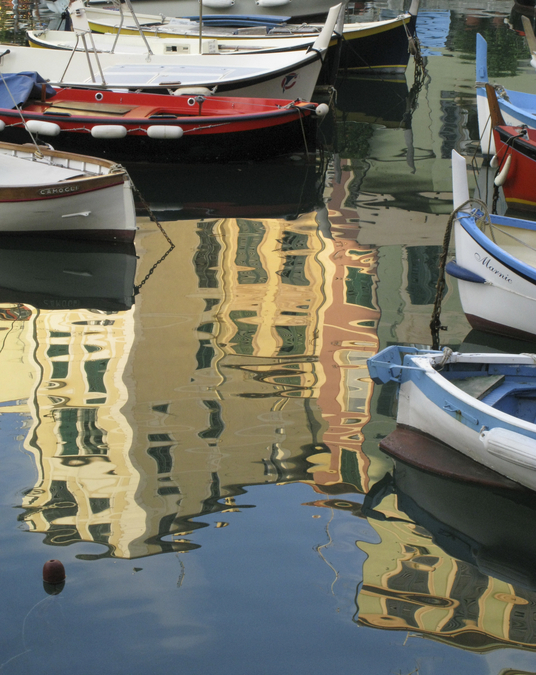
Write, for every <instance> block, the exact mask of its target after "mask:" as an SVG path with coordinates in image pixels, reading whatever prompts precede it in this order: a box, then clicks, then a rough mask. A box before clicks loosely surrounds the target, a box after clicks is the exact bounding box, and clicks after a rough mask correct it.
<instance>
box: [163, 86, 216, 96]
mask: <svg viewBox="0 0 536 675" xmlns="http://www.w3.org/2000/svg"><path fill="white" fill-rule="evenodd" d="M211 94H212V89H209V88H208V87H179V88H178V89H175V90H174V91H173V96H210V95H211Z"/></svg>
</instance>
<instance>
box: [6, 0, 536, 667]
mask: <svg viewBox="0 0 536 675" xmlns="http://www.w3.org/2000/svg"><path fill="white" fill-rule="evenodd" d="M357 4H358V3H356V5H357ZM512 4H513V3H512V2H491V1H490V2H484V1H482V0H456V2H451V3H447V2H436V1H434V0H422V1H421V11H420V15H419V21H418V34H419V37H420V39H421V42H422V53H423V55H424V57H425V58H424V65H425V69H424V72H422V73H419V72H417V73H416V75H417V77H416V78H415V77H414V70H415V69H414V65H413V63H411V64H410V67H409V68H408V71H407V77H406V79H405V80H396V79H390V78H385V79H384V80H377V81H370V80H369V81H363V80H361V81H360V80H358V79H353V80H344V79H342V80H341V81H340V83H339V87H338V92H339V94H338V99H337V109H338V112H337V118H338V122H337V125H336V129H335V130H334V134H332V136H331V138H332V140H331V143H332V146H333V148H334V149H335V154H331V153H326V157H325V162H324V164H323V165H320V164H321V163H320V162H319V166H317V167H315V166H312V165H311V164H309V165H307V164H304V163H303V162H302V161H300V160H298V159H296V160H290V161H286V162H273V163H270V164H268V165H244V166H238V167H225V168H223V169H222V168H221V167H177V168H175V169H173V170H170V168H169V167H162V166H158V165H156V166H149V167H147V166H138V167H135V166H132V167H129V169H130V170H131V175H132V177H133V179H134V182H135V184H136V186H137V187H138V189H139V192H140V195H138V202H139V216H138V226H139V233H138V235H137V238H136V242H135V247H114V246H111V247H108V246H102V247H91V246H88V245H85V244H82V245H70V246H65V247H58V246H56V245H51V244H45V243H43V242H37V243H30V244H29V243H27V242H26V243H25V242H14V243H12V245H11V247H10V248H6V245H4V244H3V245H2V248H1V250H0V256H1V257H2V262H1V265H0V288H1V289H2V290H1V291H0V301H2V304H0V345H1V351H0V363H1V367H2V372H3V377H2V380H1V385H0V406H1V407H0V411H1V415H0V448H1V450H0V452H1V457H2V471H1V472H0V482H1V490H0V495H1V497H0V499H1V509H0V528H1V533H0V537H1V539H0V541H1V546H0V570H1V571H2V573H3V575H4V583H3V584H2V591H1V603H2V607H3V611H2V613H1V614H0V622H1V623H0V670H1V671H2V672H6V673H17V674H18V673H37V672H39V673H43V674H45V673H46V674H48V673H55V674H56V675H57V674H60V675H62V674H66V673H77V674H78V675H86V674H88V675H89V674H93V673H96V672H100V673H105V674H106V675H108V674H115V673H121V674H123V673H129V674H142V673H143V674H145V673H171V672H181V673H188V674H189V675H194V674H198V673H199V674H201V673H203V674H205V673H207V672H214V673H218V674H220V675H230V674H231V673H237V672H239V673H259V674H263V675H264V674H266V675H279V674H284V675H286V674H288V673H299V674H301V673H303V674H306V673H307V675H313V674H317V673H318V674H320V673H322V674H326V673H353V672H358V673H361V672H363V673H365V672H367V673H374V674H380V673H382V674H383V673H398V674H400V675H406V674H407V675H409V674H410V673H419V674H421V675H424V674H425V673H441V674H445V675H446V674H447V673H449V674H450V673H452V672H460V673H471V674H472V675H484V674H486V675H487V674H488V673H490V674H493V675H499V674H501V675H506V674H507V673H511V674H513V673H534V672H536V666H535V663H536V662H535V655H534V651H535V649H536V632H535V626H536V615H535V612H536V582H535V578H536V576H535V574H534V571H533V569H532V567H533V562H534V557H533V556H532V557H531V553H532V552H533V550H534V548H535V547H534V545H533V544H532V539H533V538H534V532H535V527H534V525H535V524H536V508H535V507H534V505H533V504H531V503H528V504H516V503H515V502H513V501H511V500H509V499H503V498H499V497H494V496H493V495H489V494H488V493H486V492H485V491H480V492H479V491H478V490H476V489H474V490H473V491H472V492H471V491H468V490H467V489H463V488H459V487H457V488H456V489H454V488H453V487H452V486H449V485H446V486H445V485H444V484H443V483H442V481H441V480H440V479H434V478H426V477H425V476H423V475H419V474H418V473H415V472H413V473H412V471H411V470H409V469H407V470H406V469H404V468H403V467H400V466H395V465H394V463H393V461H392V460H391V459H389V458H388V457H387V456H386V455H384V454H383V453H382V452H381V451H380V450H379V449H378V440H379V439H380V438H382V437H383V436H385V435H386V434H387V433H389V432H390V431H391V430H392V429H393V428H394V426H395V414H396V402H395V399H394V392H393V391H392V390H391V389H389V387H387V386H386V387H384V388H383V389H382V388H379V387H376V388H374V387H373V385H372V384H371V383H370V382H369V380H368V377H367V370H366V359H367V357H368V356H370V355H372V354H374V353H376V352H377V351H378V349H381V348H383V347H384V346H386V345H387V344H391V343H408V344H424V345H429V344H430V343H431V336H430V330H429V322H430V318H431V312H432V305H433V302H434V297H435V283H436V281H437V260H438V256H439V254H440V251H441V245H442V240H443V233H444V230H445V226H446V223H447V219H448V215H449V214H450V211H451V207H452V204H451V178H450V153H451V150H452V149H453V148H455V149H457V150H458V151H459V152H461V153H463V154H465V155H466V156H467V157H468V163H471V159H472V158H473V157H474V159H475V166H478V165H479V163H480V158H479V155H478V143H477V141H476V139H477V135H478V134H477V127H476V103H475V95H474V88H473V83H474V51H475V36H476V32H477V31H480V32H481V33H482V34H484V35H485V37H486V38H487V40H488V44H489V64H490V75H491V78H492V79H495V78H500V81H501V83H503V84H504V85H505V86H508V87H510V88H512V89H520V90H526V91H533V90H534V82H535V77H536V74H535V73H534V72H533V71H532V70H531V68H530V66H529V55H528V50H527V48H526V47H525V45H524V41H523V37H521V36H520V35H518V34H517V33H516V32H515V30H514V29H515V27H516V25H519V22H518V23H517V24H516V21H518V17H516V16H514V15H513V14H512V13H511V11H512ZM361 5H363V7H362V12H361V14H360V15H359V16H358V17H357V18H358V19H359V18H361V19H362V18H363V17H366V16H369V15H370V16H372V17H377V18H378V17H379V16H380V15H383V16H387V15H396V14H397V13H398V12H399V11H400V10H401V9H402V7H403V6H402V3H401V2H400V3H399V2H377V3H361ZM15 10H16V11H13V7H12V6H11V5H10V4H9V3H5V2H2V18H3V24H2V25H3V33H2V36H3V39H4V41H12V40H15V41H20V39H21V36H22V37H23V36H24V33H23V28H24V25H25V24H28V23H30V22H31V18H30V17H31V15H30V14H29V13H28V6H27V5H26V6H24V7H23V6H22V4H21V5H20V7H18V8H15ZM356 12H358V8H357V7H356ZM505 20H508V21H509V22H510V24H511V25H512V26H513V28H514V29H512V28H511V27H510V25H509V24H508V23H506V22H505ZM332 131H333V130H332ZM473 183H474V180H473ZM145 204H149V205H150V207H151V211H152V213H153V214H154V216H153V218H151V217H150V216H149V214H148V211H147V210H146V209H145V207H144V205H145ZM164 233H166V234H167V237H166V236H165V234H164ZM170 242H171V243H170ZM103 262H104V264H103ZM73 278H74V279H75V281H74V283H73V281H72V279H73ZM441 318H442V322H443V324H444V325H445V326H447V327H448V330H446V331H444V332H442V335H441V338H442V342H443V344H445V345H450V346H452V347H460V346H461V348H462V349H470V348H471V346H474V345H475V344H476V345H478V346H479V348H480V347H483V348H485V349H501V348H502V349H513V350H516V351H528V350H531V348H532V351H534V346H533V345H520V344H515V343H510V344H507V343H506V342H504V341H503V342H500V343H499V342H496V341H495V342H494V341H493V340H492V339H490V338H489V337H485V336H483V335H481V334H477V333H474V332H471V331H470V328H469V326H468V324H467V323H466V321H465V319H464V317H463V314H462V313H461V309H460V303H459V299H458V294H457V289H456V287H455V286H453V285H450V286H449V288H448V291H447V294H446V296H445V298H444V300H443V312H442V317H441ZM468 511H470V514H471V517H470V518H467V512H468ZM473 516H474V517H473ZM497 529H500V531H501V532H503V531H504V532H506V533H508V543H507V545H501V544H500V542H499V544H498V545H497V543H496V542H495V543H494V542H493V532H495V531H496V530H497ZM490 532H491V533H492V534H491V535H490ZM52 558H57V559H59V560H61V561H62V562H63V564H64V565H65V568H66V571H67V581H66V584H65V587H64V589H63V591H62V592H61V593H60V594H58V595H50V594H47V592H46V590H45V589H44V588H43V582H42V567H43V564H44V562H45V561H46V560H48V559H52Z"/></svg>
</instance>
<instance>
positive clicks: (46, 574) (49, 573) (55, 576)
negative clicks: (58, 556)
mask: <svg viewBox="0 0 536 675" xmlns="http://www.w3.org/2000/svg"><path fill="white" fill-rule="evenodd" d="M43 581H45V582H46V583H47V584H61V582H62V581H65V567H64V566H63V563H62V562H60V561H59V560H47V562H46V563H45V564H44V565H43Z"/></svg>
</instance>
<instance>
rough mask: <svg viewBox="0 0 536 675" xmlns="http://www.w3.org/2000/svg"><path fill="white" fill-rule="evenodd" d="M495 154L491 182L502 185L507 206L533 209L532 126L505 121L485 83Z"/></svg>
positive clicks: (535, 138)
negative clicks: (493, 174)
mask: <svg viewBox="0 0 536 675" xmlns="http://www.w3.org/2000/svg"><path fill="white" fill-rule="evenodd" d="M486 93H487V96H488V103H489V108H490V116H491V124H492V127H493V138H494V141H495V148H496V154H495V156H494V157H493V158H492V160H491V166H492V167H495V166H496V167H497V174H496V176H495V185H497V186H502V189H503V193H504V198H505V200H506V203H507V204H508V206H509V207H510V208H513V209H517V210H522V211H536V129H529V128H527V127H526V126H525V125H521V126H517V127H514V126H509V125H507V124H505V122H504V119H503V116H502V113H501V110H500V108H499V105H498V102H497V97H496V93H495V90H494V89H493V87H491V86H490V85H489V84H488V85H486Z"/></svg>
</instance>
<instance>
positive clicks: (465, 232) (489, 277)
mask: <svg viewBox="0 0 536 675" xmlns="http://www.w3.org/2000/svg"><path fill="white" fill-rule="evenodd" d="M452 181H453V200H454V206H455V210H458V213H457V214H456V218H455V221H454V241H455V248H456V259H455V260H454V261H450V262H448V263H447V265H446V271H447V273H448V274H450V275H451V276H452V277H454V278H456V279H457V280H458V289H459V293H460V300H461V303H462V308H463V311H464V313H465V316H466V317H467V320H468V321H469V323H470V324H471V326H472V327H473V328H476V329H478V330H484V331H487V332H491V333H497V334H499V335H506V336H509V337H514V338H518V339H523V340H529V341H534V339H535V338H536V222H534V221H531V220H522V219H520V218H512V217H508V216H497V215H493V214H489V213H484V211H483V210H482V208H483V207H482V205H479V206H477V207H476V208H472V207H471V204H470V203H469V189H468V185H467V168H466V160H465V158H464V157H462V156H461V155H459V154H458V153H457V152H456V151H453V153H452ZM460 207H461V208H460Z"/></svg>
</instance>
